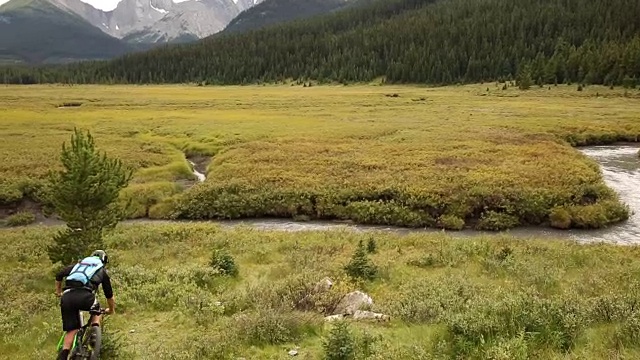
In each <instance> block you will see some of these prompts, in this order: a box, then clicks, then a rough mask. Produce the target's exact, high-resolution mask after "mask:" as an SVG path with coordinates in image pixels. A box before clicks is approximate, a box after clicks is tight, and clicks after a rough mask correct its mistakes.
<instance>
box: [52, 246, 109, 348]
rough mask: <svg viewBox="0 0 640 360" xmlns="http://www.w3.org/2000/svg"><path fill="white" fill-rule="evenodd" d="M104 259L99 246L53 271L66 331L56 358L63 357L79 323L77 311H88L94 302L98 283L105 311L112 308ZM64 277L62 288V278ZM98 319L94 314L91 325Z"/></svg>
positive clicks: (70, 344)
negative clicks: (75, 261)
mask: <svg viewBox="0 0 640 360" xmlns="http://www.w3.org/2000/svg"><path fill="white" fill-rule="evenodd" d="M108 262H109V258H108V257H107V253H106V252H104V251H103V250H96V251H94V252H93V253H92V254H91V256H89V257H86V258H84V259H82V260H81V261H80V262H78V263H77V264H73V265H69V266H67V267H65V268H64V269H62V270H60V272H58V274H56V295H57V296H58V297H60V308H61V313H62V329H63V331H66V335H65V338H64V345H63V347H62V351H60V354H59V356H58V359H64V360H67V357H68V356H69V352H70V349H71V346H72V345H73V338H74V336H75V334H76V333H77V332H78V330H79V329H80V328H81V327H82V322H81V319H80V311H89V310H91V309H92V307H93V306H94V304H97V299H96V291H97V290H98V286H100V285H101V284H102V290H103V291H104V296H105V297H106V298H107V303H108V304H109V307H108V308H107V309H105V313H107V314H113V312H114V309H115V302H114V299H113V290H112V289H111V280H110V279H109V274H108V273H107V269H106V268H105V266H106V265H107V263H108ZM65 277H66V279H65V287H64V292H63V291H62V290H63V289H62V279H63V278H65ZM100 320H101V316H95V317H94V318H93V321H92V323H91V325H92V326H99V325H100Z"/></svg>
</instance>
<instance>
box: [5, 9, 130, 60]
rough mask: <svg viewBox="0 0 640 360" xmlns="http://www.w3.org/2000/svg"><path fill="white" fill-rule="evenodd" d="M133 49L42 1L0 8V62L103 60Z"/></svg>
mask: <svg viewBox="0 0 640 360" xmlns="http://www.w3.org/2000/svg"><path fill="white" fill-rule="evenodd" d="M132 50H133V49H132V48H130V47H129V46H127V45H126V44H124V43H123V42H121V41H120V40H118V39H115V38H113V37H110V36H109V35H107V34H105V33H103V32H102V31H100V30H99V29H97V28H95V27H93V26H92V25H91V24H89V23H88V22H86V21H85V20H83V19H82V18H80V17H79V16H77V15H75V14H73V13H71V12H68V11H65V10H63V9H61V8H59V7H57V6H54V5H53V4H52V3H50V2H49V1H46V0H13V1H11V2H9V3H7V4H5V5H3V6H2V7H0V58H4V59H9V60H10V61H18V62H27V63H64V62H69V61H78V60H88V59H106V58H112V57H115V56H120V55H122V54H124V53H126V52H128V51H132Z"/></svg>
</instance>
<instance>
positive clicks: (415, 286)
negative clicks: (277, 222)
mask: <svg viewBox="0 0 640 360" xmlns="http://www.w3.org/2000/svg"><path fill="white" fill-rule="evenodd" d="M54 230H55V229H53V228H44V227H32V228H21V229H3V230H0V246H2V248H3V250H4V251H2V252H1V253H0V286H2V289H4V291H2V292H0V303H2V304H3V306H2V308H0V330H2V333H3V337H2V340H1V341H0V357H9V356H10V357H11V358H15V359H32V358H36V357H49V356H50V354H51V353H52V351H54V350H53V349H54V348H55V344H56V341H57V340H58V336H59V335H60V333H61V328H60V319H59V310H58V308H57V306H58V305H57V304H58V299H57V298H55V296H54V295H53V293H52V290H51V289H52V287H53V270H54V269H53V268H52V266H51V265H49V262H48V261H47V258H46V254H45V251H44V250H43V249H44V246H45V245H46V244H47V243H48V242H49V241H50V240H49V239H50V238H51V235H52V234H53V232H54ZM371 237H373V238H374V239H375V242H376V251H375V252H372V253H369V254H368V257H369V258H370V261H372V262H373V263H374V264H375V265H377V266H378V267H379V268H380V271H381V272H382V273H383V274H382V276H380V277H379V278H377V279H376V280H374V281H371V282H358V283H355V282H352V281H351V280H350V278H349V277H348V276H347V274H346V272H345V270H344V267H345V265H346V264H348V263H349V262H350V261H351V258H352V254H353V253H354V251H355V250H356V247H357V244H358V243H359V242H360V241H363V242H366V241H367V240H369V239H370V238H371ZM106 243H107V250H108V251H109V254H110V257H111V259H112V260H113V263H112V264H111V266H110V272H111V276H112V279H113V286H114V290H115V296H116V302H117V309H118V312H117V314H116V315H114V316H112V317H110V318H109V322H108V323H107V324H106V328H105V330H106V331H107V335H106V336H109V340H108V341H111V342H110V344H111V345H110V346H111V348H110V350H109V353H111V354H116V353H117V354H118V355H115V356H116V357H117V358H157V359H176V358H180V359H201V358H217V359H237V358H238V357H244V358H252V359H271V358H285V357H288V355H287V351H289V350H290V349H293V348H296V347H299V349H298V351H299V357H301V358H307V359H323V358H325V356H327V355H328V353H327V352H328V351H331V352H332V353H333V354H336V353H338V352H339V351H337V350H336V346H335V344H336V343H345V344H351V345H349V346H352V347H354V351H353V354H354V356H356V358H358V359H359V358H364V357H363V356H364V355H363V354H367V357H366V358H370V359H406V358H415V359H456V358H465V359H567V358H570V359H602V358H636V357H638V356H640V326H638V316H639V315H638V304H639V303H640V281H638V279H637V278H638V275H639V274H640V249H639V248H638V247H636V246H625V247H616V246H613V245H604V244H590V245H578V244H575V243H572V242H567V241H548V240H545V241H540V240H528V241H522V240H512V239H510V238H508V237H486V238H474V239H453V238H449V237H447V236H444V235H440V234H437V235H435V234H432V235H426V234H422V235H420V234H415V235H406V236H401V235H394V234H388V233H374V234H358V233H352V232H346V231H340V230H335V231H328V232H303V233H287V232H263V231H258V230H254V229H251V228H243V227H240V228H235V229H225V228H221V227H218V226H215V225H207V224H179V225H171V224H154V225H151V224H146V225H145V224H136V225H121V226H119V227H118V228H117V229H116V231H115V232H114V233H112V234H110V235H109V236H108V237H107V238H106ZM216 249H218V250H219V251H222V250H220V249H224V252H225V253H227V254H229V255H230V256H231V257H232V258H233V259H234V261H235V263H236V264H237V265H238V267H237V268H238V273H237V276H235V277H231V276H224V275H223V274H221V273H220V271H218V270H217V269H216V268H213V267H211V265H210V264H211V256H212V254H213V253H214V252H215V251H216ZM325 276H328V277H330V278H332V279H333V280H334V286H333V287H332V288H331V289H330V290H329V292H327V293H322V294H320V293H317V292H315V290H314V288H315V285H316V284H317V283H318V282H319V281H320V280H321V279H322V278H324V277H325ZM356 289H358V290H363V291H365V292H367V293H368V294H370V295H371V296H372V298H373V305H372V308H371V310H372V311H376V312H383V313H385V314H388V315H390V316H391V317H392V321H391V322H380V323H379V322H375V321H363V322H352V321H349V323H348V329H349V330H348V331H347V332H345V331H342V330H335V327H334V326H333V325H332V324H333V323H332V324H329V323H325V322H324V321H323V318H322V317H323V316H325V315H327V314H331V311H332V308H333V307H335V305H336V303H337V302H338V301H339V300H340V298H341V296H343V295H344V294H346V293H348V292H351V291H353V290H356ZM24 299H30V300H29V301H24ZM336 331H337V332H336ZM347 333H348V334H347ZM341 334H342V335H341ZM331 344H333V345H331ZM350 353H351V352H350Z"/></svg>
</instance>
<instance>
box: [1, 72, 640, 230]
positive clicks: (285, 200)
mask: <svg viewBox="0 0 640 360" xmlns="http://www.w3.org/2000/svg"><path fill="white" fill-rule="evenodd" d="M487 89H488V91H487ZM389 94H398V96H397V97H393V96H386V95H389ZM638 99H639V97H638V94H637V93H636V92H635V91H632V92H627V94H626V96H625V92H624V91H623V90H617V89H616V90H610V89H608V88H603V87H595V86H594V87H591V86H589V87H586V88H585V89H584V91H582V92H578V91H576V90H575V87H573V86H558V87H552V88H551V89H550V90H549V89H547V88H538V87H536V88H534V89H532V90H529V91H526V92H523V91H520V90H518V89H516V88H509V89H507V90H502V84H484V85H471V86H462V87H443V88H428V87H408V86H407V87H404V86H397V87H388V86H348V87H341V86H316V87H311V88H302V87H299V86H298V87H295V86H292V87H289V86H264V87H262V86H247V87H195V86H194V87H188V86H72V87H68V86H33V87H12V86H10V87H3V88H0V109H2V110H0V116H2V118H3V121H2V123H1V124H0V135H1V136H2V138H3V139H6V141H3V142H2V143H1V144H0V156H1V157H2V158H3V159H6V160H5V161H3V162H2V163H1V164H0V178H1V179H3V180H1V181H2V184H1V185H2V188H3V190H2V191H1V193H0V202H10V201H11V200H12V199H13V200H15V198H16V196H17V197H18V198H19V197H20V196H21V195H25V194H26V195H29V191H31V192H33V188H34V180H33V179H35V183H36V185H37V183H38V181H40V180H39V179H42V178H43V177H44V175H45V174H46V173H47V172H48V171H49V170H51V169H56V168H57V167H58V166H59V165H58V159H57V155H58V153H59V150H60V146H61V144H62V142H63V141H66V140H68V139H69V136H70V131H71V130H72V128H73V127H74V126H78V127H82V128H86V129H90V130H91V131H92V133H93V134H94V135H95V137H96V140H97V144H98V146H99V147H100V148H101V149H103V150H106V151H107V152H108V154H110V155H113V156H117V157H120V158H122V159H123V160H124V161H125V162H126V163H127V164H128V165H130V166H132V167H134V168H135V169H136V176H135V179H134V181H133V183H132V184H131V185H130V188H129V189H127V190H126V191H125V192H124V193H123V197H124V198H134V199H135V201H134V202H135V204H136V206H135V211H134V213H133V214H132V215H131V216H132V217H147V216H149V217H155V218H158V217H159V218H170V217H180V218H193V219H201V218H238V217H259V216H277V217H292V218H321V219H326V218H329V219H350V220H354V221H357V222H360V223H376V224H391V225H402V226H420V227H421V226H431V227H445V228H452V229H458V228H461V227H462V226H463V225H464V226H466V227H473V228H478V229H491V230H500V229H504V228H510V227H513V226H518V225H540V224H542V225H544V224H548V223H549V222H550V221H549V220H550V219H549V214H550V212H551V210H552V209H555V210H554V211H555V214H556V215H558V214H562V215H566V216H568V219H567V218H566V216H565V218H564V220H566V221H557V220H558V219H556V221H553V222H552V223H553V224H559V225H561V226H562V227H572V228H598V227H603V226H606V225H608V224H611V223H615V222H617V221H620V220H624V219H626V218H627V216H628V212H627V210H626V209H625V208H624V207H622V206H621V204H620V203H619V201H618V199H617V198H616V196H615V194H614V193H613V192H612V191H611V190H610V189H608V188H607V187H606V186H605V185H604V183H603V181H602V177H601V175H600V172H599V169H598V166H597V164H596V163H595V162H594V161H593V160H591V159H589V158H587V157H586V156H584V155H582V154H581V153H579V152H578V151H577V150H576V149H574V148H572V146H571V145H585V144H604V143H612V142H614V141H637V140H638V137H639V136H640V123H638V121H637V119H638V117H639V116H640V106H637V105H638V104H639V103H638ZM64 103H81V105H80V106H75V107H68V108H58V106H59V105H60V104H64ZM196 155H205V156H213V160H212V161H211V162H210V163H209V165H208V168H207V170H206V173H207V176H208V179H207V181H205V182H204V183H203V184H197V185H196V186H192V185H194V184H195V183H196V179H195V177H194V176H193V175H192V174H191V173H190V165H189V164H188V162H187V160H186V159H185V157H186V156H189V157H190V156H196ZM25 184H26V185H25ZM35 188H37V186H35ZM30 189H31V190H30ZM16 194H17V195H16Z"/></svg>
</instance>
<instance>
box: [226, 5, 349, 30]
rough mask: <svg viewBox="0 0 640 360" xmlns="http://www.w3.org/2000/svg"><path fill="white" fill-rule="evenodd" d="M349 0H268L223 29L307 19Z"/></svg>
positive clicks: (333, 8) (249, 27) (263, 25)
mask: <svg viewBox="0 0 640 360" xmlns="http://www.w3.org/2000/svg"><path fill="white" fill-rule="evenodd" d="M348 3H349V0H266V1H264V2H262V3H260V4H258V5H256V6H254V7H252V8H250V9H248V10H245V11H243V12H242V13H241V14H240V15H238V16H237V17H236V18H235V19H233V21H231V23H229V25H228V26H227V27H226V28H225V29H224V31H222V33H237V32H245V31H248V30H254V29H259V28H262V27H265V26H268V25H272V24H276V23H283V22H287V21H291V20H298V19H305V18H309V17H312V16H315V15H320V14H325V13H329V12H332V11H335V10H338V9H341V8H343V7H345V6H346V5H347V4H348Z"/></svg>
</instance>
